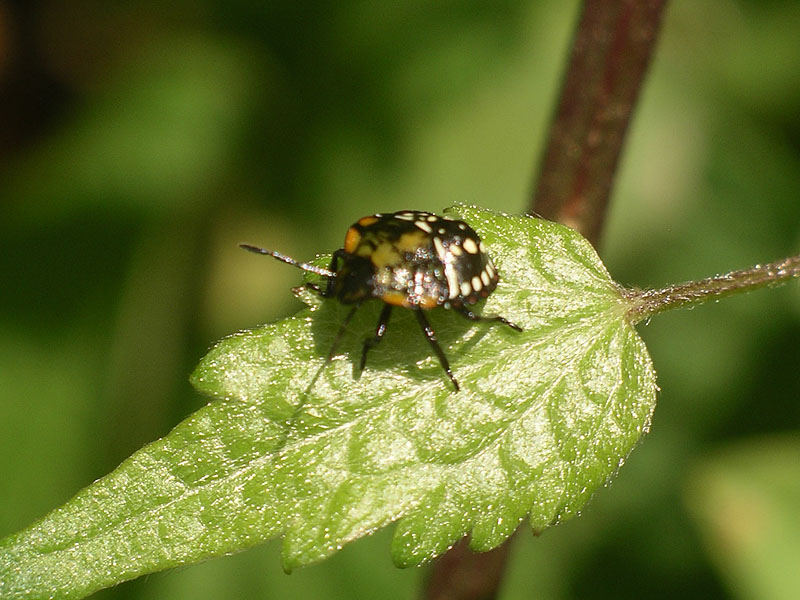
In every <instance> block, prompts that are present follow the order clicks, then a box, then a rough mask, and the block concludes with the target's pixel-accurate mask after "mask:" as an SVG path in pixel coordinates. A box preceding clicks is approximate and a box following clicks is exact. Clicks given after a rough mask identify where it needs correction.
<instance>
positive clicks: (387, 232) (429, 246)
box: [241, 210, 522, 391]
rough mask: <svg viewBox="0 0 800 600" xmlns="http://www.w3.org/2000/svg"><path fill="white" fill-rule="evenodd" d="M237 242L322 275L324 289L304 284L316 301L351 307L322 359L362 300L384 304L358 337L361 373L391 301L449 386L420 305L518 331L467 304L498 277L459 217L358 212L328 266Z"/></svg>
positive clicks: (441, 353)
mask: <svg viewBox="0 0 800 600" xmlns="http://www.w3.org/2000/svg"><path fill="white" fill-rule="evenodd" d="M241 247H242V248H244V249H245V250H249V251H251V252H256V253H258V254H267V255H269V256H272V257H274V258H277V259H278V260H281V261H283V262H285V263H288V264H290V265H294V266H295V267H298V268H300V269H303V270H304V271H310V272H312V273H316V274H317V275H320V276H322V277H323V278H324V279H325V280H326V283H325V284H324V287H320V286H318V285H315V284H307V285H308V286H309V287H311V288H312V289H313V290H315V291H316V292H317V293H318V294H319V295H320V296H322V297H323V298H337V299H338V300H339V301H340V302H342V303H343V304H353V305H354V306H353V309H352V310H351V311H350V312H349V313H348V314H347V316H346V317H345V319H344V322H343V323H342V326H341V328H340V329H339V332H338V333H337V335H336V338H335V340H334V342H333V347H332V348H331V350H330V352H329V354H328V358H327V360H328V361H329V360H331V358H332V357H333V355H334V352H335V350H336V346H337V344H338V342H339V340H340V338H341V336H342V334H343V333H344V331H345V329H346V328H347V325H348V324H349V323H350V320H351V319H352V318H353V315H354V314H355V312H356V310H358V308H359V307H360V306H361V304H362V303H363V302H365V301H366V300H370V299H372V298H376V299H378V300H381V301H383V303H384V306H383V310H382V311H381V315H380V318H379V319H378V327H377V328H376V330H375V335H374V336H372V337H369V338H367V339H366V340H365V341H364V348H363V350H362V353H361V363H360V367H359V370H360V371H361V370H363V369H364V365H365V364H366V362H367V352H368V351H369V350H370V348H374V347H375V346H376V345H377V344H378V343H379V342H380V341H381V339H383V335H384V334H385V333H386V326H387V324H388V323H389V316H390V315H391V312H392V308H394V307H395V306H400V307H403V308H407V309H410V310H413V311H414V314H415V315H416V317H417V321H419V325H420V327H421V328H422V332H423V333H424V334H425V339H427V340H428V343H429V344H430V345H431V347H432V348H433V352H434V353H435V354H436V356H437V357H438V359H439V362H441V363H442V367H443V368H444V370H445V372H446V373H447V376H448V377H449V378H450V381H452V382H453V385H454V386H455V388H456V391H458V389H459V387H458V381H457V380H456V378H455V376H454V375H453V372H452V371H451V370H450V363H449V362H448V360H447V357H446V356H445V354H444V351H443V350H442V348H441V346H440V345H439V342H438V341H437V339H436V333H435V332H434V331H433V328H432V327H431V325H430V323H429V322H428V319H427V318H426V317H425V311H426V310H429V309H432V308H436V307H437V306H441V307H443V308H446V309H451V310H455V311H456V312H458V313H459V314H461V315H463V316H464V317H466V318H467V319H470V320H472V321H496V322H499V323H503V324H504V325H507V326H508V327H511V328H512V329H515V330H516V331H522V329H521V328H520V327H518V326H517V325H515V324H514V323H512V322H510V321H508V320H506V319H505V318H503V317H500V316H481V315H477V314H475V313H474V312H472V311H471V310H470V309H469V308H468V306H470V305H472V304H475V303H476V302H478V301H479V300H480V299H482V298H486V297H487V296H488V295H489V294H491V293H492V291H494V289H495V287H497V281H498V279H499V277H498V274H497V269H496V268H495V266H494V264H492V259H491V258H489V254H488V253H487V252H486V247H485V245H484V243H483V242H482V241H481V239H480V238H479V237H478V234H477V233H475V230H474V229H472V227H470V226H469V225H467V224H466V223H464V222H463V221H457V220H455V219H451V218H449V217H439V216H437V215H434V214H432V213H428V212H422V211H415V210H403V211H400V212H396V213H390V214H376V215H371V216H368V217H363V218H361V219H359V220H358V221H357V222H356V223H354V224H353V225H352V226H351V227H350V228H349V229H348V230H347V234H346V235H345V238H344V247H342V248H340V249H339V250H336V251H335V252H334V253H333V258H332V260H331V264H330V266H329V267H328V268H327V269H324V268H322V267H317V266H314V265H310V264H308V263H302V262H299V261H297V260H295V259H293V258H290V257H288V256H285V255H283V254H280V253H278V252H273V251H271V250H265V249H264V248H257V247H255V246H250V245H249V244H241Z"/></svg>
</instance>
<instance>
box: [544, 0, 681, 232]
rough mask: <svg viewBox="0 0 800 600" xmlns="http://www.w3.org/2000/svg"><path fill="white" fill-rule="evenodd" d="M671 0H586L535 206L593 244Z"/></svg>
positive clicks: (554, 121)
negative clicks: (579, 233) (667, 2)
mask: <svg viewBox="0 0 800 600" xmlns="http://www.w3.org/2000/svg"><path fill="white" fill-rule="evenodd" d="M665 5H666V0H587V1H586V2H585V3H584V7H583V13H582V15H581V20H580V24H579V26H578V30H577V31H576V33H575V39H574V41H573V45H572V56H571V58H570V65H569V70H568V72H567V75H566V78H565V79H564V83H563V88H562V90H561V99H560V101H559V105H558V109H557V111H556V115H555V119H554V120H553V123H552V125H551V128H550V137H549V140H548V142H547V147H546V151H545V153H544V155H543V159H542V161H541V166H540V174H539V180H538V187H537V188H536V192H535V194H534V196H533V198H532V204H531V212H533V213H536V214H538V215H540V216H542V217H544V218H546V219H550V220H552V221H558V222H559V223H563V224H564V225H569V226H570V227H572V228H573V229H577V230H578V231H580V232H581V233H582V234H583V235H584V236H585V237H586V238H587V239H589V241H590V242H592V244H594V246H595V247H597V245H598V242H599V240H600V234H601V231H602V228H603V222H604V220H605V214H606V207H607V205H608V199H609V195H610V194H611V186H612V182H613V180H614V175H615V173H616V167H617V162H618V160H619V156H620V153H621V151H622V145H623V143H624V141H625V133H626V131H627V129H628V124H629V123H630V120H631V114H632V112H633V108H634V105H635V103H636V99H637V97H638V95H639V90H640V88H641V84H642V81H643V80H644V76H645V73H646V72H647V66H648V64H649V63H650V57H651V55H652V53H653V49H654V48H655V45H656V39H657V37H658V32H659V27H660V24H661V17H662V15H663V12H664V7H665Z"/></svg>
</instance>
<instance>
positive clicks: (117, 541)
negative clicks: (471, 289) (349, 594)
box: [0, 207, 656, 598]
mask: <svg viewBox="0 0 800 600" xmlns="http://www.w3.org/2000/svg"><path fill="white" fill-rule="evenodd" d="M454 212H455V213H456V214H458V215H461V216H462V217H463V218H464V219H465V220H467V221H468V222H470V223H471V224H472V225H473V226H474V227H475V228H476V229H477V230H478V232H479V233H480V234H481V235H482V237H483V239H484V241H485V242H486V244H487V245H488V247H489V251H490V253H491V254H492V256H493V258H494V260H495V262H496V264H497V266H498V268H499V271H500V273H501V283H500V285H499V287H498V288H497V290H496V291H495V293H494V294H493V295H492V296H491V297H490V298H489V299H488V301H487V302H486V304H485V306H484V307H483V312H484V313H485V314H492V313H496V314H501V315H503V316H505V317H507V318H509V319H510V320H512V321H515V322H516V323H518V324H519V325H521V326H522V327H523V329H524V331H523V332H522V333H518V332H515V331H512V330H511V329H510V328H508V327H505V326H502V325H498V324H491V323H471V322H469V321H467V320H465V319H463V318H462V317H461V316H460V315H457V314H455V313H453V312H452V311H445V310H435V311H432V312H431V313H430V320H431V323H432V325H433V327H434V328H435V330H436V331H437V334H438V336H439V339H440V342H441V344H442V346H443V348H444V349H445V352H446V354H447V355H448V357H449V358H450V360H451V362H452V366H453V370H454V373H455V374H456V376H457V377H458V379H459V382H460V383H461V386H462V390H461V392H459V393H455V392H453V389H452V386H451V384H450V382H449V381H448V380H447V378H446V377H445V376H444V373H443V371H442V369H441V367H440V365H439V363H438V361H437V360H436V358H435V357H433V356H431V352H430V348H429V347H428V345H427V343H426V341H425V339H424V338H423V336H422V334H421V332H420V331H419V327H418V325H417V323H416V321H415V320H414V319H413V317H412V316H410V315H409V314H408V311H395V313H397V314H396V315H393V319H392V322H391V323H390V326H389V328H388V331H387V334H386V337H385V340H384V341H383V342H382V343H381V345H380V346H379V347H377V348H375V349H374V350H373V351H372V352H371V353H370V356H369V361H368V364H367V368H366V370H365V371H364V373H363V375H362V376H361V377H360V378H358V377H357V376H356V375H355V366H356V365H357V363H358V360H359V358H360V350H361V343H362V340H363V339H364V337H365V336H367V335H370V334H371V333H372V332H373V331H374V327H375V323H376V321H377V314H378V311H379V309H380V303H379V302H377V301H376V302H373V303H368V305H367V306H365V307H364V308H362V310H361V311H359V313H358V314H357V316H356V318H355V319H354V320H353V323H352V324H351V326H350V328H349V330H348V332H347V334H346V335H345V337H344V338H343V340H342V343H341V345H340V347H339V352H338V354H337V355H336V356H335V358H334V360H333V361H332V363H331V364H329V365H327V366H324V357H325V356H326V355H327V353H328V350H329V348H330V345H331V342H332V339H333V337H334V336H335V334H336V331H337V330H338V328H339V324H340V323H341V320H342V318H343V316H344V314H345V313H346V311H347V310H348V309H347V307H342V306H340V305H339V304H338V303H337V302H336V301H333V300H322V299H320V298H318V297H316V296H314V295H313V294H310V293H303V294H301V295H302V296H303V298H304V299H305V300H306V301H307V302H308V303H309V307H308V308H307V309H305V310H303V311H301V312H300V313H298V314H297V315H295V316H293V317H290V318H288V319H285V320H283V321H280V322H277V323H275V324H272V325H268V326H265V327H261V328H259V329H255V330H252V331H244V332H241V333H239V334H236V335H233V336H231V337H229V338H226V339H224V340H222V341H221V342H220V343H219V344H218V345H217V346H216V347H215V348H213V349H212V350H211V351H210V352H209V354H208V355H207V356H206V357H205V358H204V359H203V360H202V362H201V363H200V365H199V366H198V368H197V370H196V371H195V373H194V375H193V376H192V380H193V383H194V385H195V386H196V387H197V388H198V389H199V390H201V391H203V392H206V393H208V394H211V395H212V396H214V397H215V398H217V400H215V401H213V402H211V403H210V404H209V405H208V406H206V407H205V408H203V409H202V410H200V411H198V412H197V413H195V414H194V415H193V416H191V417H190V418H188V419H187V420H186V421H184V422H183V423H181V424H180V425H178V426H177V427H176V428H175V429H174V430H173V431H172V432H171V433H170V434H169V435H168V436H166V437H165V438H164V439H161V440H159V441H156V442H154V443H153V444H150V445H149V446H147V447H145V448H144V449H142V450H141V451H139V452H137V453H136V454H134V455H133V456H132V457H131V458H130V459H128V460H127V461H126V462H124V463H123V464H122V465H121V466H120V467H119V468H118V469H117V470H116V471H114V472H113V473H111V474H110V475H108V476H107V477H105V478H103V479H101V480H99V481H98V482H96V483H94V484H93V485H91V486H89V487H88V488H87V489H85V490H83V491H82V492H80V493H79V494H78V495H77V496H76V497H75V498H73V499H72V500H70V501H69V502H68V503H67V504H66V505H64V506H63V507H62V508H60V509H57V510H55V511H53V512H52V513H50V514H49V515H48V516H46V517H45V518H44V519H43V520H42V521H40V522H39V523H36V524H35V525H33V526H32V527H31V528H29V529H27V530H25V531H23V532H21V533H19V534H18V535H16V536H12V537H10V538H8V539H6V540H5V541H4V542H2V543H0V582H2V583H0V596H2V597H3V598H6V597H13V598H16V597H19V598H28V597H30V598H35V597H41V596H46V595H51V594H52V595H58V596H61V597H81V596H83V595H85V594H88V593H90V592H92V591H94V590H97V589H99V588H101V587H104V586H108V585H111V584H114V583H116V582H119V581H122V580H125V579H130V578H133V577H136V576H138V575H141V574H143V573H148V572H152V571H156V570H159V569H164V568H167V567H172V566H176V565H181V564H187V563H191V562H195V561H199V560H202V559H205V558H208V557H211V556H217V555H221V554H226V553H230V552H235V551H237V550H241V549H243V548H246V547H248V546H251V545H254V544H257V543H260V542H262V541H264V540H266V539H268V538H270V537H274V536H278V535H283V561H284V566H285V568H286V569H287V570H290V569H292V568H294V567H297V566H300V565H305V564H308V563H311V562H313V561H317V560H320V559H322V558H325V557H326V556H328V555H330V554H332V553H334V552H336V551H337V550H339V549H340V548H341V547H342V546H343V545H344V544H346V543H348V542H350V541H352V540H355V539H357V538H359V537H362V536H364V535H368V534H369V533H371V532H373V531H375V530H376V529H378V528H380V527H383V526H385V525H388V524H389V523H392V522H395V521H396V522H397V527H396V529H395V536H394V540H393V543H392V550H391V552H392V557H393V558H394V561H395V562H396V563H397V564H398V565H401V566H406V565H416V564H419V563H420V562H423V561H425V560H428V559H431V558H432V557H434V556H437V555H439V554H441V553H442V552H444V551H445V550H447V548H448V547H449V546H451V545H452V544H453V543H454V542H456V541H457V540H458V539H460V538H461V537H463V536H464V535H465V534H470V536H471V541H470V544H471V547H472V548H473V549H475V550H479V551H483V550H489V549H491V548H494V547H495V546H497V545H498V544H500V543H502V542H503V540H505V539H506V538H507V537H508V536H509V535H510V534H511V533H512V532H513V531H514V530H515V529H516V528H517V526H518V525H519V524H520V522H522V521H523V520H524V519H525V517H526V516H528V518H529V520H530V524H531V526H532V527H533V528H534V529H535V530H542V529H544V528H545V527H547V526H549V525H551V524H554V523H557V522H559V521H563V520H565V519H567V518H570V517H572V516H574V515H576V514H578V512H579V510H580V509H581V507H582V506H583V505H584V504H585V503H586V501H587V500H588V499H589V497H590V496H591V494H592V493H593V492H594V491H595V490H596V489H597V488H598V487H600V486H602V485H603V484H605V483H606V482H607V481H608V480H609V478H610V477H611V476H612V475H613V474H614V473H615V471H616V470H617V469H618V467H619V466H620V465H621V464H622V462H623V460H624V459H625V457H626V456H627V454H628V453H629V452H630V450H631V449H632V448H633V446H634V445H635V444H636V442H637V441H638V440H639V438H640V437H641V435H642V434H643V433H644V432H645V431H646V430H647V428H648V425H649V421H650V415H651V412H652V410H653V407H654V404H655V392H656V385H655V375H654V372H653V369H652V365H651V362H650V358H649V356H648V354H647V351H646V349H645V347H644V344H643V343H642V341H641V339H640V338H639V337H638V335H637V334H636V332H635V330H634V328H633V326H632V325H631V324H630V323H629V322H628V321H627V320H626V317H625V314H626V312H627V310H628V308H629V305H628V301H627V300H626V299H625V298H624V297H623V295H622V294H621V291H620V289H619V288H618V286H617V285H616V284H615V283H614V282H613V281H612V280H611V279H610V277H609V275H608V273H607V272H606V270H605V268H604V267H603V265H602V264H601V263H600V260H599V259H598V257H597V255H596V254H595V252H594V250H593V249H592V247H591V246H590V245H589V243H588V242H587V241H586V240H584V239H583V238H582V237H581V236H580V235H579V234H578V233H576V232H575V231H572V230H570V229H568V228H566V227H563V226H560V225H557V224H555V223H550V222H547V221H542V220H538V219H533V218H528V217H508V216H502V215H497V214H494V213H490V212H487V211H483V210H480V209H476V208H469V207H457V208H456V209H455V211H454ZM242 260H250V259H247V258H246V257H244V256H243V258H242ZM369 304H372V306H369ZM320 369H321V371H320ZM318 373H319V376H318V378H317V379H316V381H314V383H313V384H312V385H311V386H310V387H309V384H310V383H311V382H312V381H313V380H314V377H315V376H316V375H317V374H318Z"/></svg>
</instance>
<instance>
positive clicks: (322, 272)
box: [239, 244, 336, 278]
mask: <svg viewBox="0 0 800 600" xmlns="http://www.w3.org/2000/svg"><path fill="white" fill-rule="evenodd" d="M239 248H243V249H244V250H248V251H250V252H254V253H255V254H266V255H267V256H271V257H272V258H277V259H278V260H280V261H282V262H285V263H286V264H287V265H292V266H294V267H297V268H298V269H303V271H309V272H310V273H316V274H317V275H320V276H322V277H331V278H333V277H336V273H334V272H333V271H331V270H330V269H325V268H323V267H318V266H316V265H310V264H308V263H304V262H300V261H298V260H295V259H293V258H292V257H291V256H286V255H285V254H281V253H280V252H275V251H274V250H267V249H265V248H259V247H258V246H251V245H250V244H239Z"/></svg>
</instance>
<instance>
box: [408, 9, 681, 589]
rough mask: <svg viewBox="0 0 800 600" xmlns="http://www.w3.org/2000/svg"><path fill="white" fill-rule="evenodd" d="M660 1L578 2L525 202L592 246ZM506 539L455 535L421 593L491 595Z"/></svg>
mask: <svg viewBox="0 0 800 600" xmlns="http://www.w3.org/2000/svg"><path fill="white" fill-rule="evenodd" d="M666 2H667V0H585V2H584V6H583V13H582V15H581V19H580V22H579V24H578V29H577V31H576V33H575V38H574V41H573V47H572V56H571V58H570V64H569V68H568V70H567V74H566V77H565V79H564V84H563V88H562V90H561V100H560V102H559V106H558V111H557V112H556V115H555V119H554V121H553V125H552V127H551V131H550V138H549V140H548V142H547V147H546V150H545V153H544V158H543V160H542V164H541V174H540V176H539V185H538V188H537V190H536V193H535V196H534V198H533V199H532V204H531V207H532V210H533V211H534V212H536V213H537V214H540V215H541V216H543V217H546V218H548V219H552V220H554V221H559V222H561V223H565V224H567V225H570V226H572V227H574V228H576V229H577V230H578V231H580V232H581V233H583V234H584V235H585V236H586V237H587V238H588V239H589V240H590V241H591V242H592V243H593V244H594V245H595V246H597V244H598V241H599V238H600V232H601V230H602V227H603V221H604V217H605V212H606V206H607V204H608V197H609V194H610V192H611V183H612V181H613V177H614V172H615V170H616V167H617V162H618V159H619V155H620V152H621V149H622V143H623V141H624V139H625V132H626V130H627V128H628V123H629V121H630V117H631V114H632V112H633V107H634V104H635V102H636V98H637V96H638V93H639V89H640V87H641V83H642V80H643V79H644V76H645V72H646V71H647V65H648V63H649V61H650V56H651V55H652V51H653V48H654V46H655V42H656V37H657V35H658V31H659V26H660V23H661V16H662V14H663V10H664V7H665V5H666ZM512 539H513V538H512ZM510 543H511V540H508V541H506V543H505V544H503V545H502V546H500V547H499V548H497V549H495V550H492V551H491V552H486V553H485V554H473V553H472V552H470V550H469V548H468V547H467V542H466V541H465V540H462V541H461V542H459V543H458V544H456V545H455V546H454V547H453V548H452V549H451V550H450V551H449V552H447V553H446V554H444V555H443V556H441V557H440V558H439V559H438V560H437V561H436V562H434V564H433V568H432V571H431V573H430V577H429V579H428V583H427V586H426V589H425V591H424V593H423V598H425V599H426V600H445V599H446V600H479V599H480V600H488V599H490V598H495V597H496V596H497V590H498V588H499V586H500V582H501V580H502V575H503V572H504V570H505V564H506V559H507V557H508V554H509V546H510Z"/></svg>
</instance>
